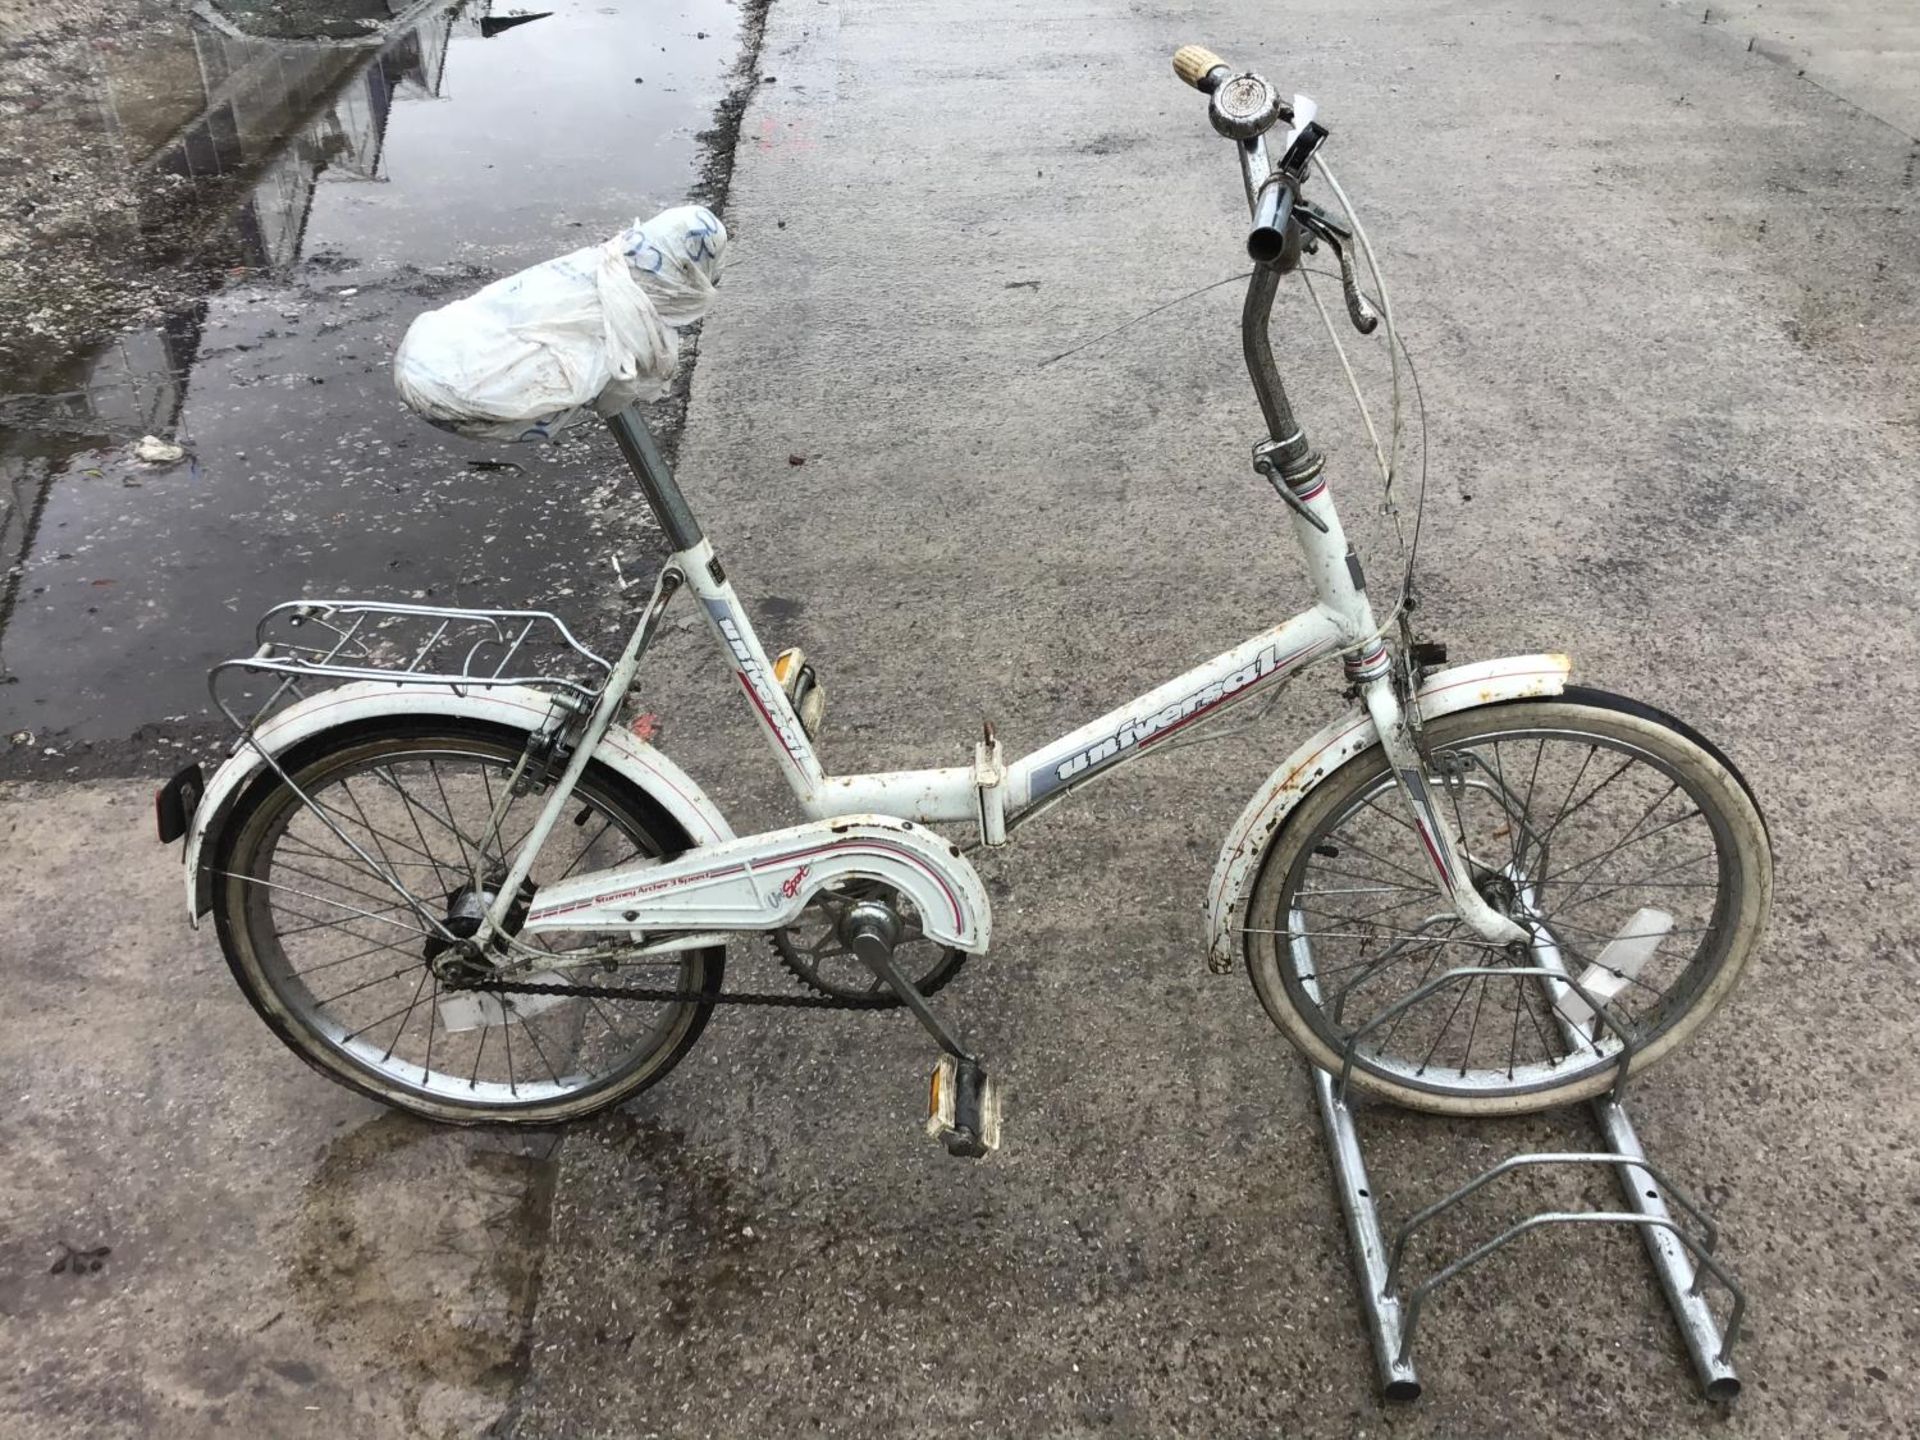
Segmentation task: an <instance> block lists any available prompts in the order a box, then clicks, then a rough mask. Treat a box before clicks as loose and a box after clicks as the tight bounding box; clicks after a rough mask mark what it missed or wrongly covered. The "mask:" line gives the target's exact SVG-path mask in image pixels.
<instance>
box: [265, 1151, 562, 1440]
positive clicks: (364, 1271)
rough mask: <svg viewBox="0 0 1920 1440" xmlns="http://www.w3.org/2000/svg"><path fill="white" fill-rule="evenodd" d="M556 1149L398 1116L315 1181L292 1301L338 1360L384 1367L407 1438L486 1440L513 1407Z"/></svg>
mask: <svg viewBox="0 0 1920 1440" xmlns="http://www.w3.org/2000/svg"><path fill="white" fill-rule="evenodd" d="M556 1143H557V1139H556V1137H554V1136H553V1135H552V1134H550V1133H547V1134H533V1135H529V1136H513V1137H498V1136H492V1135H489V1134H487V1133H486V1132H481V1131H475V1132H462V1131H457V1130H449V1129H436V1128H433V1127H431V1126H427V1125H423V1124H421V1123H419V1122H418V1121H415V1120H412V1119H409V1118H408V1117H405V1116H401V1115H392V1114H389V1115H383V1116H381V1117H379V1118H378V1119H376V1120H374V1121H372V1122H371V1123H369V1124H367V1125H365V1126H362V1127H361V1128H359V1129H358V1130H355V1131H353V1132H351V1133H350V1134H348V1135H345V1136H343V1137H342V1138H341V1139H339V1140H337V1141H335V1142H334V1143H333V1144H332V1145H331V1146H330V1147H329V1148H328V1150H327V1153H326V1156H325V1158H324V1160H323V1161H322V1162H321V1164H320V1167H319V1169H318V1170H317V1171H316V1172H315V1173H314V1175H313V1177H312V1179H311V1180H310V1181H309V1182H308V1184H307V1187H306V1191H305V1194H304V1196H303V1199H302V1203H301V1206H300V1215H299V1219H298V1221H297V1223H296V1227H295V1234H294V1249H293V1261H292V1269H291V1275H290V1279H291V1282H292V1293H293V1295H294V1297H295V1300H296V1302H297V1303H298V1304H299V1306H300V1307H301V1309H302V1310H303V1311H304V1312H305V1315H306V1318H307V1319H308V1321H309V1322H310V1323H311V1324H312V1325H313V1326H314V1328H315V1331H316V1333H317V1334H318V1335H319V1336H320V1337H321V1339H322V1340H323V1342H325V1343H326V1344H327V1346H328V1347H329V1348H332V1347H336V1346H337V1347H340V1348H342V1349H345V1350H347V1351H350V1352H351V1353H353V1354H356V1355H359V1356H364V1357H375V1356H378V1357H380V1361H381V1364H382V1366H383V1368H384V1369H385V1371H386V1378H387V1381H388V1384H389V1391H390V1394H389V1396H388V1398H389V1399H393V1400H397V1402H398V1405H399V1408H400V1410H401V1414H402V1417H403V1419H404V1421H405V1423H406V1426H407V1428H408V1429H409V1430H410V1431H420V1430H424V1431H427V1432H430V1433H442V1432H443V1431H445V1432H448V1433H458V1434H478V1433H480V1431H482V1430H483V1429H485V1428H486V1426H487V1425H489V1424H491V1423H492V1422H493V1421H494V1420H495V1419H496V1418H497V1417H498V1415H499V1414H500V1412H501V1410H502V1409H504V1408H505V1405H506V1403H507V1401H508V1399H509V1397H510V1395H511V1392H512V1387H513V1383H514V1380H515V1378H516V1376H517V1374H518V1372H519V1370H520V1368H521V1363H522V1361H523V1360H524V1355H523V1354H522V1347H523V1346H524V1343H525V1335H526V1329H527V1325H528V1323H529V1321H530V1320H531V1318H532V1314H533V1305H534V1299H535V1296H536V1293H537V1290H538V1283H539V1266H540V1254H541V1242H542V1241H543V1240H544V1238H545V1235H546V1227H547V1211H548V1207H549V1205H550V1203H551V1198H552V1187H553V1165H552V1160H551V1154H552V1150H553V1147H554V1145H555V1144H556Z"/></svg>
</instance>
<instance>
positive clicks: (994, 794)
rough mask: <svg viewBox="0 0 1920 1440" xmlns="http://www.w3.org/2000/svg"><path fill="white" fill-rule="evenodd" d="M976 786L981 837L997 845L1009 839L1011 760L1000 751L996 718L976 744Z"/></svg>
mask: <svg viewBox="0 0 1920 1440" xmlns="http://www.w3.org/2000/svg"><path fill="white" fill-rule="evenodd" d="M973 787H974V793H975V794H976V795H977V796H978V797H979V801H980V840H981V843H982V844H985V845H990V846H997V845H1004V844H1006V843H1007V764H1006V761H1005V760H1004V759H1003V758H1002V756H1001V754H1000V741H999V740H998V739H997V738H995V736H994V733H993V722H992V721H991V720H989V721H988V722H987V723H986V725H985V727H984V738H982V739H981V740H980V741H979V743H977V744H976V745H975V746H974V747H973Z"/></svg>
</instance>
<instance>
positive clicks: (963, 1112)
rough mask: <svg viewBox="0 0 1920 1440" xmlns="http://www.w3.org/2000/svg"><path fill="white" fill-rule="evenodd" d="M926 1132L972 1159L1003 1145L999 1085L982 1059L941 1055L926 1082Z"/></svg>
mask: <svg viewBox="0 0 1920 1440" xmlns="http://www.w3.org/2000/svg"><path fill="white" fill-rule="evenodd" d="M927 1134H929V1135H933V1136H937V1137H938V1138H939V1139H940V1141H941V1142H942V1143H943V1144H945V1145H946V1147H947V1153H948V1154H950V1155H962V1156H965V1157H967V1158H968V1159H973V1160H977V1159H979V1158H980V1157H981V1156H983V1155H985V1154H987V1153H988V1152H989V1151H992V1150H998V1149H999V1148H1000V1084H999V1082H998V1081H997V1080H995V1079H994V1078H993V1077H992V1076H990V1075H988V1074H987V1072H986V1069H985V1067H983V1066H982V1065H981V1064H980V1062H979V1061H977V1060H964V1061H963V1060H956V1059H955V1058H954V1057H953V1056H951V1055H942V1056H941V1057H940V1063H939V1064H938V1065H935V1066H934V1067H933V1077H932V1079H931V1080H930V1081H929V1082H928V1084H927Z"/></svg>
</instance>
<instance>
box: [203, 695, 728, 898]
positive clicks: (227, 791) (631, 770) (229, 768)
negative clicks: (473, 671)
mask: <svg viewBox="0 0 1920 1440" xmlns="http://www.w3.org/2000/svg"><path fill="white" fill-rule="evenodd" d="M552 708H553V706H552V701H551V700H550V699H549V697H548V696H546V695H545V694H543V693H542V692H541V691H538V690H530V689H524V688H522V687H520V686H502V687H500V688H498V689H488V690H479V689H470V690H467V691H466V692H465V693H464V694H459V693H456V692H454V691H453V690H451V689H441V688H439V687H435V686H419V685H405V686H396V685H393V684H391V683H389V682H386V681H380V680H367V681H361V682H358V683H356V684H352V685H342V686H339V687H338V688H336V689H333V690H327V691H323V692H322V693H321V694H318V695H315V696H312V697H311V698H309V699H306V700H302V701H300V702H298V703H297V704H293V705H289V706H288V707H287V708H286V709H284V710H281V711H279V712H277V713H276V714H275V715H274V716H273V717H272V718H271V719H269V720H267V721H266V722H265V723H264V724H262V725H261V726H260V728H259V729H258V730H256V731H255V732H254V739H253V743H248V742H245V741H242V742H241V743H240V745H239V746H237V747H236V748H235V750H234V752H233V753H232V754H231V755H229V756H228V757H227V760H226V763H225V764H223V765H221V767H220V768H219V769H218V770H216V771H215V772H214V774H213V778H212V779H211V780H209V781H208V782H207V789H206V793H205V794H204V795H202V796H201V798H200V803H199V805H198V806H197V807H196V808H195V810H194V813H193V820H192V822H191V824H190V825H189V827H188V830H187V837H186V838H187V846H186V867H187V912H188V917H189V918H190V919H191V920H192V922H193V924H194V925H195V926H196V927H198V925H199V923H200V917H201V916H202V915H204V914H206V913H207V910H208V909H209V908H210V907H211V906H212V904H213V874H212V869H211V866H212V857H213V854H214V852H215V851H216V850H217V849H218V848H219V847H218V841H219V836H220V834H221V831H222V830H223V829H224V828H225V826H226V823H227V820H228V817H229V816H231V815H232V813H233V806H234V802H235V801H236V800H238V799H239V797H240V796H241V795H242V794H243V793H244V792H245V790H246V788H247V786H248V785H250V784H251V783H252V782H253V781H254V779H255V778H256V777H258V776H259V775H260V774H261V773H262V772H263V771H265V770H267V768H268V766H267V760H266V755H268V754H271V755H273V756H275V757H278V756H280V755H284V754H285V753H287V752H288V751H289V750H291V749H293V748H294V747H295V746H298V745H301V744H304V743H305V742H307V741H309V740H312V739H314V738H315V737H317V736H320V735H322V734H324V733H325V732H327V731H329V730H334V729H340V728H344V727H347V726H352V725H361V724H365V723H366V722H367V721H369V720H375V719H382V718H386V717H389V716H394V715H435V716H447V717H449V718H454V719H461V720H482V721H486V722H489V723H491V724H495V725H499V726H502V727H504V728H507V729H512V730H519V731H523V732H527V733H531V732H533V731H534V730H537V729H539V727H540V726H541V725H542V724H543V723H544V722H545V721H546V719H547V716H548V715H549V714H550V713H551V711H552ZM262 752H265V753H264V754H263V753H262ZM594 759H596V760H598V761H601V762H603V763H604V764H606V765H607V766H608V767H609V768H610V769H612V770H613V771H614V772H615V773H617V774H619V775H620V776H621V777H622V778H623V779H625V780H627V781H629V782H630V783H632V784H633V785H635V786H637V787H638V788H639V789H641V790H643V791H645V792H646V794H647V795H648V796H650V797H651V798H652V799H653V800H654V802H655V803H657V804H658V805H659V806H660V808H661V809H663V810H665V811H666V812H667V814H669V815H671V816H672V817H673V818H674V819H675V820H676V821H678V822H679V824H680V826H681V827H682V828H683V829H684V830H685V831H686V832H687V834H688V835H690V836H692V837H693V843H694V844H695V845H696V846H700V845H712V844H716V843H718V842H720V841H723V840H731V839H732V838H733V828H732V827H731V826H730V825H728V824H727V821H726V817H725V816H723V815H722V814H721V813H720V810H719V808H718V807H717V806H715V805H714V803H713V802H712V801H711V800H709V799H708V798H707V795H706V792H705V791H703V790H702V789H701V788H700V787H699V786H698V785H696V784H695V783H694V782H693V781H692V780H691V779H689V778H688V776H687V773H686V772H685V771H684V770H682V769H681V768H680V767H679V766H678V765H676V764H674V763H673V761H671V760H669V759H668V758H667V757H666V756H665V755H663V754H661V753H660V752H659V751H658V750H656V749H654V748H653V746H651V745H649V744H647V743H646V742H645V741H644V740H641V739H638V738H637V737H635V736H634V735H632V734H631V733H629V732H628V731H626V730H624V729H621V728H619V727H617V726H616V727H615V728H613V729H611V730H609V731H608V732H607V735H606V737H605V738H604V739H603V740H601V742H600V748H599V749H598V750H596V751H595V752H594Z"/></svg>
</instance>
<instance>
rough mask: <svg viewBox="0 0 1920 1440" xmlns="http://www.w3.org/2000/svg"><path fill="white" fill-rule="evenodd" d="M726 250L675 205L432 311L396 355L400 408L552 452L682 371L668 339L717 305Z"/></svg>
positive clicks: (458, 429)
mask: <svg viewBox="0 0 1920 1440" xmlns="http://www.w3.org/2000/svg"><path fill="white" fill-rule="evenodd" d="M726 249H727V232H726V228H725V227H724V226H723V225H721V223H720V221H719V219H718V218H717V217H716V216H715V215H714V214H713V212H712V211H710V210H708V209H706V208H705V207H704V206H699V205H682V206H679V207H678V208H676V209H673V210H665V211H662V212H661V213H660V214H658V215H656V216H654V217H653V219H651V220H649V221H647V222H646V223H645V224H642V223H640V222H639V221H637V220H636V221H635V222H634V223H633V224H632V226H630V227H629V228H627V229H625V230H623V231H621V232H620V233H619V234H618V235H616V236H614V237H613V238H612V239H611V240H609V241H607V242H606V243H605V244H604V245H590V246H588V247H587V248H586V249H584V250H576V251H574V252H573V253H572V254H571V255H562V256H560V257H559V258H558V259H557V260H548V261H546V262H544V263H542V264H539V265H535V266H533V267H532V268H531V269H527V270H522V271H521V272H520V273H519V274H517V275H509V276H508V277H507V278H506V279H504V280H496V281H495V282H494V283H493V284H491V285H489V286H487V287H486V288H485V289H484V290H481V291H479V292H477V293H476V294H473V295H469V296H467V297H466V298H465V299H463V300H456V301H454V302H453V303H452V304H451V305H444V306H442V307H441V308H440V309H438V310H429V311H428V312H427V313H426V314H424V315H422V316H420V317H419V318H418V319H416V320H415V321H414V322H413V324H412V325H411V326H409V327H408V329H407V334H406V338H405V339H403V340H402V341H401V342H400V348H399V349H398V350H397V351H396V352H395V353H394V357H393V379H394V384H395V385H396V386H397V387H398V388H399V391H400V398H401V399H403V400H405V401H406V402H407V404H408V405H409V406H411V407H412V409H413V410H414V412H415V413H416V414H418V415H420V416H421V417H422V418H423V419H426V420H430V421H432V422H433V423H434V424H435V425H438V426H439V427H440V428H441V429H443V430H451V431H453V432H454V433H455V434H457V435H465V436H468V437H470V438H473V439H485V440H546V439H550V438H551V437H552V436H553V434H554V433H555V432H556V431H558V430H560V429H562V428H563V427H565V426H567V425H569V424H571V423H573V421H575V420H577V419H579V418H580V417H581V416H582V415H583V414H585V413H586V411H587V410H588V409H589V408H592V409H593V410H594V411H596V412H597V413H599V414H602V415H610V414H612V413H613V412H614V411H616V410H618V409H620V408H621V407H623V406H625V405H628V404H631V403H632V402H633V401H635V400H639V399H651V398H653V397H654V396H656V395H659V394H660V393H661V392H662V391H664V390H665V389H666V382H667V381H668V380H669V379H670V378H672V375H673V367H674V365H675V364H676V363H677V362H678V361H679V358H680V344H679V337H678V336H676V335H675V334H674V331H673V327H674V326H676V325H687V324H691V323H692V322H693V321H695V320H698V319H699V318H700V317H701V316H702V315H704V314H705V313H706V311H707V307H708V306H709V305H710V304H712V303H713V287H714V284H715V283H716V282H717V281H718V280H719V278H720V267H721V265H722V263H723V261H724V259H725V256H726Z"/></svg>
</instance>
